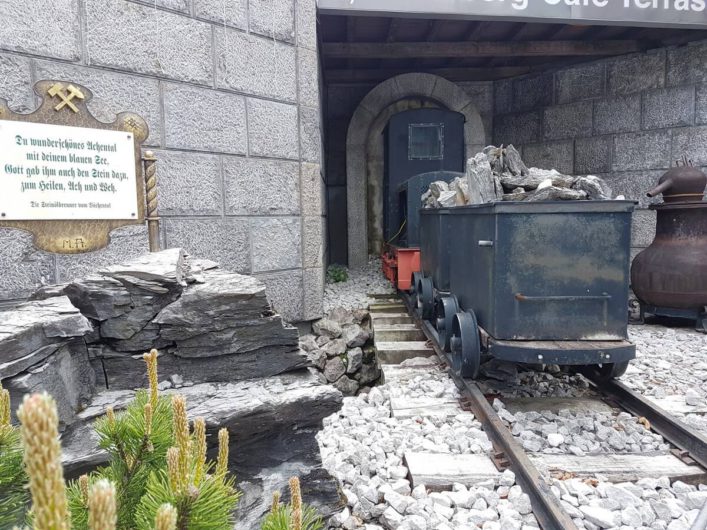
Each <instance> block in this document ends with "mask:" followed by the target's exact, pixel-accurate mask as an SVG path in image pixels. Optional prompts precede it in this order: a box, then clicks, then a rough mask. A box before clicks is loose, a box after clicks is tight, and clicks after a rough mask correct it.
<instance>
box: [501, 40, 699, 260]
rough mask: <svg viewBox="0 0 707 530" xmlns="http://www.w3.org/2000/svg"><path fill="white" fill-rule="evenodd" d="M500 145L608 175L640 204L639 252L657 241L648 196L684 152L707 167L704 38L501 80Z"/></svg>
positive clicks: (566, 168)
mask: <svg viewBox="0 0 707 530" xmlns="http://www.w3.org/2000/svg"><path fill="white" fill-rule="evenodd" d="M494 117H495V120H494V122H495V128H494V142H495V143H496V144H501V143H503V144H509V143H512V144H514V145H515V146H516V147H517V148H518V149H519V150H520V151H521V155H522V157H523V160H524V161H525V162H526V164H528V165H529V166H538V167H543V168H556V169H558V170H559V171H562V172H565V173H571V174H578V175H583V174H594V175H599V176H601V177H604V178H605V179H606V180H607V182H608V183H609V185H610V186H611V187H612V189H613V191H614V194H615V195H618V194H622V195H625V196H626V198H627V199H633V200H636V201H639V209H638V210H637V211H636V213H635V215H634V227H633V247H634V253H636V252H638V250H639V249H641V248H644V247H646V246H647V245H649V244H650V243H651V241H652V240H653V236H654V231H655V216H654V214H653V213H652V212H651V211H650V210H647V209H646V208H647V206H648V205H649V203H650V202H660V201H661V199H660V198H656V199H652V200H649V199H648V198H647V197H646V191H648V190H649V189H650V188H651V187H653V186H654V185H655V184H656V183H657V181H658V178H660V176H661V175H662V174H663V173H664V172H665V171H666V170H667V169H668V168H669V167H670V166H671V164H673V165H674V163H675V160H677V159H678V158H681V157H682V155H683V154H685V155H687V156H688V158H690V159H692V160H693V161H694V163H695V165H696V166H701V167H703V168H707V41H702V42H697V43H693V44H689V45H686V46H681V47H671V48H664V49H656V50H651V51H648V52H646V53H641V54H634V55H627V56H621V57H616V58H612V59H603V60H598V61H594V62H590V63H586V64H580V65H576V66H572V67H567V68H564V69H561V70H557V71H554V72H548V73H543V74H538V75H531V76H525V77H519V78H514V79H508V80H502V81H497V82H496V83H495V86H494Z"/></svg>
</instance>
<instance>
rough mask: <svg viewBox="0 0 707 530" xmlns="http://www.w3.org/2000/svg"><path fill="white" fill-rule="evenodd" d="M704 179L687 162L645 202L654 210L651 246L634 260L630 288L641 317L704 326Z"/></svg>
mask: <svg viewBox="0 0 707 530" xmlns="http://www.w3.org/2000/svg"><path fill="white" fill-rule="evenodd" d="M706 185H707V176H706V175H705V174H704V173H703V172H702V171H700V170H699V169H697V168H694V167H692V166H691V164H689V163H688V162H687V160H685V161H684V162H683V164H682V165H678V167H675V168H673V169H671V170H670V171H668V172H667V173H666V174H665V175H663V177H661V179H660V181H659V184H658V186H657V187H656V188H654V189H653V190H651V191H650V192H648V196H649V197H653V196H655V195H658V194H660V193H662V194H663V199H664V201H665V202H663V203H661V204H654V205H651V206H650V208H651V209H652V210H655V211H656V214H657V218H656V235H655V239H654V241H653V243H651V245H650V246H649V247H648V248H646V249H645V250H643V251H642V252H641V253H640V254H638V255H637V256H636V258H635V259H634V260H633V264H632V266H631V287H632V288H633V292H634V293H635V294H636V297H637V298H638V300H639V302H640V304H641V313H642V315H644V314H646V313H649V314H654V315H661V316H673V317H685V318H692V319H695V320H696V321H697V328H698V329H699V330H700V331H705V330H706V329H705V328H706V327H707V202H705V201H704V200H703V197H704V192H705V186H706Z"/></svg>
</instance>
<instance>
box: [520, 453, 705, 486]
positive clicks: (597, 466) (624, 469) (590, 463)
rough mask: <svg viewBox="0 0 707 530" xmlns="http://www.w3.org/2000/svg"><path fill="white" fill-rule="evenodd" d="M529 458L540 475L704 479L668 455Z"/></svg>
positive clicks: (698, 470) (699, 472)
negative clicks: (563, 474) (567, 474)
mask: <svg viewBox="0 0 707 530" xmlns="http://www.w3.org/2000/svg"><path fill="white" fill-rule="evenodd" d="M529 456H530V460H531V461H532V462H533V464H535V466H536V467H537V468H538V470H540V471H541V472H544V473H562V472H567V473H573V474H575V475H576V476H579V477H591V476H594V475H604V476H605V477H606V478H607V479H608V480H609V481H610V482H634V481H636V480H640V479H642V478H650V477H652V478H660V477H669V478H670V479H672V480H677V479H680V480H690V481H693V480H700V479H702V477H704V476H705V472H704V471H703V470H702V468H700V467H699V466H688V465H687V464H685V463H684V462H682V461H681V460H679V459H678V458H677V457H675V456H673V455H672V454H669V453H657V454H599V455H585V456H574V455H567V454H560V455H554V454H553V455H550V454H540V453H535V454H531V455H529Z"/></svg>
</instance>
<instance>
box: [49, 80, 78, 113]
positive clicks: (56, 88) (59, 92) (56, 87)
mask: <svg viewBox="0 0 707 530" xmlns="http://www.w3.org/2000/svg"><path fill="white" fill-rule="evenodd" d="M66 90H68V91H69V93H68V94H65V93H64V85H63V84H61V83H54V84H53V85H52V86H51V87H49V90H47V93H48V94H49V95H50V96H51V97H53V98H54V97H57V96H59V98H60V99H61V102H60V103H59V104H58V105H57V106H56V107H54V110H56V111H60V110H61V109H63V108H64V107H69V108H70V109H71V110H73V111H74V112H78V111H79V109H78V107H76V105H74V104H73V103H72V102H71V100H72V99H74V98H78V99H84V98H85V96H84V95H83V92H81V91H80V90H79V89H78V88H76V87H75V86H74V85H69V86H68V87H66Z"/></svg>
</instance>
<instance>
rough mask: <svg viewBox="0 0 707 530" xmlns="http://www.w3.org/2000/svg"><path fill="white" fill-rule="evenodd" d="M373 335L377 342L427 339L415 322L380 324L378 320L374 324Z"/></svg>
mask: <svg viewBox="0 0 707 530" xmlns="http://www.w3.org/2000/svg"><path fill="white" fill-rule="evenodd" d="M373 337H374V339H375V340H376V342H378V341H382V342H394V341H420V340H425V334H424V333H422V330H420V328H418V327H417V326H416V325H415V324H380V323H379V322H376V323H375V325H374V326H373Z"/></svg>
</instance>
